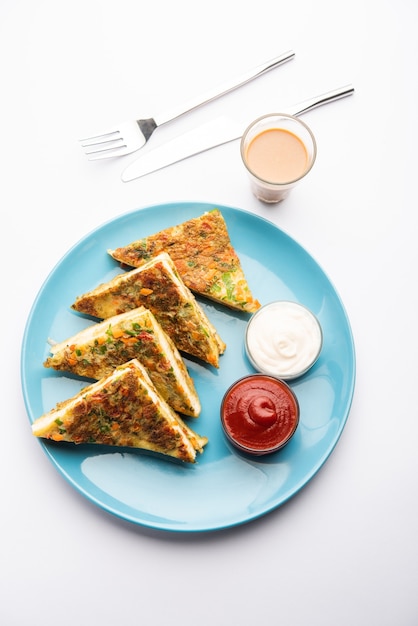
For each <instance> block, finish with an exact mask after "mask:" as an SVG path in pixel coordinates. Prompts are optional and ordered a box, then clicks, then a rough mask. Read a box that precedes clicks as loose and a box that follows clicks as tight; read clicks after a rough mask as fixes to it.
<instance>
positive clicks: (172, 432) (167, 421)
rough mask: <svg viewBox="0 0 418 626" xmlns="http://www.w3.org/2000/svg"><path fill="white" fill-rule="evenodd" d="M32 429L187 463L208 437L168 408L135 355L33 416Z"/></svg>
mask: <svg viewBox="0 0 418 626" xmlns="http://www.w3.org/2000/svg"><path fill="white" fill-rule="evenodd" d="M32 433H33V434H34V435H35V436H36V437H41V438H45V439H51V440H53V441H66V442H72V443H76V444H80V443H89V444H102V445H107V446H127V447H132V448H142V449H145V450H151V451H153V452H159V453H160V454H165V455H168V456H171V457H175V458H177V459H180V460H181V461H186V462H189V463H194V462H195V460H196V455H197V452H202V451H203V447H204V446H205V445H206V443H207V441H208V440H207V438H206V437H201V436H200V435H198V434H197V433H195V432H194V431H193V430H192V429H191V428H189V426H187V425H186V424H185V423H184V422H183V420H182V419H181V418H180V416H179V415H177V414H176V413H175V412H174V411H173V410H172V409H171V407H170V406H169V405H168V404H167V403H166V402H165V400H164V399H163V398H162V397H161V396H160V394H159V393H158V391H157V390H156V388H155V386H154V385H153V384H152V381H151V379H150V377H149V376H148V373H147V371H146V370H145V368H144V367H143V366H142V365H141V364H140V363H139V362H138V360H137V359H133V360H132V361H129V362H128V363H125V364H124V365H120V366H119V367H117V368H115V369H114V370H113V371H112V373H111V374H109V376H106V377H105V378H102V379H101V380H99V381H98V382H96V383H93V384H91V385H89V386H88V387H85V388H84V389H82V390H81V391H79V392H78V393H77V394H76V395H75V396H74V397H72V398H69V399H68V400H65V401H64V402H60V403H58V404H57V405H56V407H55V408H54V409H52V410H51V411H49V412H48V413H45V414H44V415H42V416H41V417H39V418H38V419H36V420H35V422H34V423H33V424H32Z"/></svg>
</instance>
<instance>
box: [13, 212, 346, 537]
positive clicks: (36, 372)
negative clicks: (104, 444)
mask: <svg viewBox="0 0 418 626" xmlns="http://www.w3.org/2000/svg"><path fill="white" fill-rule="evenodd" d="M216 206H217V208H219V209H220V210H221V212H222V214H223V216H224V218H225V220H226V223H227V225H228V230H229V234H230V237H231V240H232V244H233V245H234V247H235V249H236V251H237V253H238V255H239V257H240V259H241V262H242V265H243V268H244V271H245V273H246V276H247V279H248V282H249V284H250V287H251V289H252V291H253V294H254V296H255V297H257V298H258V299H259V300H260V302H261V303H262V304H265V303H267V302H270V301H272V300H279V299H285V300H295V301H297V302H300V303H302V304H304V305H305V306H307V307H308V308H309V309H311V311H312V312H313V313H314V314H315V315H316V316H317V317H318V319H319V321H320V323H321V326H322V330H323V334H324V343H323V348H322V352H321V355H320V357H319V359H318V361H317V362H316V364H315V365H314V367H313V368H312V369H311V370H310V371H309V372H308V373H307V374H306V375H305V376H303V377H301V378H300V379H298V380H296V381H293V382H291V383H290V384H291V387H292V388H293V390H294V391H295V393H296V395H297V398H298V400H299V404H300V411H301V419H300V424H299V427H298V430H297V431H296V434H295V435H294V437H293V439H292V440H291V442H290V443H289V444H288V445H287V446H286V447H285V448H284V449H283V450H281V451H279V452H277V453H275V454H272V455H268V456H266V457H261V458H259V459H258V458H247V457H246V456H244V455H241V454H240V453H239V452H237V451H236V450H235V449H233V448H232V447H231V446H230V445H229V443H228V441H227V440H226V438H225V436H224V434H223V432H222V429H221V424H220V417H219V408H220V403H221V399H222V396H223V394H224V393H225V391H226V390H227V388H228V387H229V386H230V385H231V384H232V383H233V382H234V381H235V380H236V379H238V378H240V377H242V376H245V375H247V374H250V373H254V370H253V368H252V366H251V365H250V363H249V361H248V360H247V358H246V356H245V350H244V333H245V328H246V324H247V321H248V319H249V317H248V315H246V314H241V313H238V314H236V313H234V312H232V311H230V310H228V309H225V308H222V307H221V306H218V305H216V304H211V303H209V302H201V304H202V307H203V308H204V310H205V312H206V314H207V316H208V317H209V319H210V320H211V321H212V322H213V323H214V325H215V326H216V328H217V330H218V332H219V334H220V335H221V337H222V338H223V340H224V341H225V342H226V343H227V349H226V352H225V354H224V355H223V356H222V357H221V364H220V368H219V369H218V370H216V369H215V368H211V367H210V366H205V365H203V364H199V363H197V362H195V361H192V360H188V359H185V361H186V364H187V367H188V368H189V371H190V374H191V376H192V377H193V379H194V381H195V385H196V389H197V391H198V394H199V396H200V399H201V403H202V413H201V415H200V417H199V418H198V419H197V420H193V419H192V420H191V425H192V428H194V429H195V430H196V431H197V432H199V433H200V434H202V435H206V436H207V437H208V438H209V444H208V445H207V446H206V448H205V451H204V453H203V454H202V455H199V458H198V463H197V464H194V465H188V464H186V466H184V465H182V464H180V463H176V462H172V461H170V460H166V459H165V458H161V457H160V456H158V457H157V456H153V455H152V454H147V453H144V452H141V451H129V450H128V451H127V450H126V449H123V450H119V449H115V448H113V449H110V448H101V447H100V446H96V447H95V446H73V445H71V444H55V443H53V442H48V441H43V440H39V442H40V445H41V446H42V447H43V449H44V451H45V452H46V454H47V455H48V457H49V458H50V460H51V462H52V463H53V465H54V466H55V467H56V468H57V469H58V471H59V472H60V473H61V474H62V475H63V476H64V477H65V478H66V479H67V480H68V481H69V483H70V484H71V485H72V486H73V487H74V488H75V489H77V490H78V491H79V492H80V493H81V494H83V495H84V496H85V497H86V498H88V499H89V500H90V501H92V502H94V503H95V504H96V505H98V506H99V507H101V508H102V509H104V510H106V511H108V512H109V513H112V514H114V515H116V516H118V517H120V518H123V519H125V520H128V521H130V522H133V523H135V524H140V525H143V526H147V527H151V528H155V529H161V530H167V531H182V532H193V531H212V530H216V529H221V528H227V527H231V526H235V525H238V524H242V523H244V522H248V521H250V520H254V519H255V518H258V517H260V516H261V515H264V514H266V513H268V512H269V511H271V510H273V509H275V508H276V507H278V506H280V505H281V504H283V503H284V502H286V501H287V500H288V499H289V498H291V497H292V496H293V495H294V494H296V493H297V492H298V491H299V490H300V489H301V488H302V487H303V486H304V485H306V484H307V482H308V481H309V480H310V479H311V478H312V477H313V476H314V475H315V474H316V473H317V472H318V470H319V469H320V467H321V466H322V465H323V464H324V463H325V461H326V460H327V458H328V457H329V455H330V454H331V452H332V451H333V449H334V447H335V445H336V443H337V441H338V439H339V437H340V435H341V432H342V430H343V428H344V425H345V423H346V420H347V417H348V414H349V410H350V406H351V401H352V396H353V392H354V381H355V352H354V344H353V338H352V333H351V329H350V324H349V321H348V318H347V315H346V312H345V310H344V307H343V304H342V303H341V300H340V298H339V296H338V294H337V293H336V291H335V289H334V287H333V286H332V284H331V283H330V281H329V279H328V278H327V276H326V275H325V274H324V272H323V271H322V269H321V268H320V267H319V266H318V265H317V263H316V262H315V261H314V260H313V259H312V257H311V256H310V255H309V254H308V253H307V252H306V251H305V250H304V249H303V248H302V247H301V246H300V245H299V244H297V243H296V242H295V241H294V240H293V239H291V238H290V237H289V236H288V235H286V234H285V233H283V232H282V231H281V230H280V229H279V228H277V227H276V226H274V225H273V224H272V223H270V222H268V221H266V220H264V219H262V218H260V217H257V216H255V215H253V214H251V213H248V212H245V211H242V210H239V209H235V208H230V207H223V206H219V205H216ZM213 208H215V206H214V205H210V204H194V203H173V204H165V205H158V206H152V207H147V208H143V209H140V210H137V211H134V212H131V213H128V214H126V215H122V216H120V217H117V218H115V219H113V220H111V221H110V222H107V223H105V224H103V225H102V226H100V227H99V228H97V230H95V231H93V232H92V233H90V234H89V235H87V236H86V237H85V238H84V239H82V240H81V241H80V242H79V243H77V244H76V245H75V246H74V247H73V248H72V249H71V250H69V252H67V254H66V255H65V256H64V257H63V258H62V260H61V261H60V262H59V263H58V264H57V266H56V267H55V268H54V269H53V270H52V272H51V274H50V275H49V276H48V278H47V279H46V281H45V283H44V285H43V286H42V288H41V290H40V292H39V294H38V296H37V298H36V300H35V302H34V304H33V307H32V310H31V313H30V316H29V319H28V322H27V326H26V329H25V333H24V338H23V344H22V362H21V375H22V388H23V395H24V398H25V404H26V408H27V412H28V415H29V419H30V421H31V422H33V421H34V420H35V419H36V418H37V417H39V416H40V415H42V414H43V413H45V412H47V411H49V410H50V409H51V408H53V407H54V406H55V404H56V403H57V402H59V401H62V400H64V399H66V398H69V397H71V396H73V395H74V394H75V393H77V392H78V391H79V390H80V389H81V388H82V387H84V386H85V385H86V381H85V380H84V381H80V380H78V379H75V378H71V377H67V376H65V375H62V374H61V373H58V372H55V371H53V370H49V369H46V368H44V367H43V361H44V360H45V358H46V356H47V355H48V352H49V347H48V340H50V339H52V340H55V341H61V340H64V339H66V338H67V337H70V336H71V335H73V334H75V333H76V332H78V331H79V330H81V329H82V328H84V327H85V326H87V325H90V324H91V323H92V322H91V320H88V319H86V318H84V317H83V316H81V315H79V314H77V313H75V312H73V311H72V310H71V308H70V305H71V304H72V303H73V302H74V300H75V298H76V296H78V295H80V294H82V293H84V292H86V291H88V290H90V289H92V288H94V287H95V286H97V285H98V284H99V283H101V282H105V281H107V280H109V279H110V278H112V277H113V276H115V275H116V274H118V273H120V272H121V268H120V267H119V266H118V264H117V263H116V262H115V261H114V260H113V259H112V258H111V257H110V256H109V254H107V249H109V248H116V247H118V246H122V245H125V244H127V243H130V242H131V241H133V240H135V239H139V238H140V237H142V236H145V235H149V234H152V233H154V232H156V231H158V230H161V229H163V228H166V227H168V226H172V225H174V224H178V223H180V222H183V221H185V220H188V219H191V218H192V217H197V216H199V215H201V214H202V213H204V212H205V211H208V210H210V209H213Z"/></svg>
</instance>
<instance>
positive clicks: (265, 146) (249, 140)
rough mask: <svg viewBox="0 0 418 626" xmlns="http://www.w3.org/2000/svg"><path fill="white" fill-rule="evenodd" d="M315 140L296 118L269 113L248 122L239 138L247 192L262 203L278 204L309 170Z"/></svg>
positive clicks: (303, 124)
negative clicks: (247, 181) (247, 178)
mask: <svg viewBox="0 0 418 626" xmlns="http://www.w3.org/2000/svg"><path fill="white" fill-rule="evenodd" d="M316 151H317V147H316V141H315V137H314V135H313V133H312V131H311V129H310V128H309V127H308V126H307V125H306V124H305V122H302V121H301V120H300V119H299V118H298V117H295V116H293V115H287V114H285V113H270V114H268V115H263V116H262V117H259V118H257V119H256V120H254V122H252V123H251V124H250V125H249V126H248V128H247V129H246V130H245V132H244V134H243V136H242V139H241V157H242V160H243V163H244V165H245V167H246V168H247V171H248V174H249V177H250V184H251V189H252V191H253V193H254V195H255V196H256V197H257V198H258V199H259V200H262V201H263V202H270V203H274V202H280V201H281V200H283V199H284V198H285V197H286V196H287V195H288V194H289V192H290V191H291V190H292V189H293V187H295V185H296V184H297V183H298V182H299V181H300V180H302V178H304V177H305V176H306V174H307V173H308V172H309V171H310V170H311V169H312V166H313V164H314V162H315V159H316Z"/></svg>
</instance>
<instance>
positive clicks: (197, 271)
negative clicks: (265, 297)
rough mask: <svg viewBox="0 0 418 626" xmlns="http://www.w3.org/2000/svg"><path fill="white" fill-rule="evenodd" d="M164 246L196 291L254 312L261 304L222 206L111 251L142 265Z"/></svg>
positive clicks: (133, 264) (124, 260)
mask: <svg viewBox="0 0 418 626" xmlns="http://www.w3.org/2000/svg"><path fill="white" fill-rule="evenodd" d="M164 250H165V251H166V252H168V253H169V254H170V256H171V258H172V259H173V261H174V264H175V266H176V268H177V271H178V273H179V274H180V276H181V278H182V279H183V281H184V283H185V284H186V285H187V287H188V288H189V289H191V290H192V291H193V292H194V293H197V294H200V295H202V296H205V297H207V298H211V299H212V300H215V301H216V302H220V303H222V304H224V305H226V306H228V307H230V308H232V309H236V310H239V311H246V312H248V313H254V311H257V309H259V308H260V303H259V302H258V300H256V299H255V298H253V296H252V293H251V291H250V288H249V286H248V283H247V280H246V277H245V275H244V271H243V269H242V266H241V262H240V259H239V258H238V255H237V253H236V252H235V250H234V248H233V246H232V243H231V240H230V238H229V233H228V229H227V226H226V223H225V220H224V217H223V215H222V214H221V212H220V211H219V209H213V210H212V211H208V212H206V213H204V214H203V215H201V216H199V217H196V218H193V219H191V220H188V221H186V222H183V223H181V224H178V225H177V226H171V227H170V228H167V229H165V230H162V231H160V232H158V233H155V234H153V235H150V236H148V237H143V238H142V239H138V240H137V241H134V242H132V243H129V244H128V245H126V246H124V247H121V248H116V249H114V250H108V252H109V254H110V255H111V256H112V257H113V258H114V259H116V260H117V261H120V262H121V263H124V264H126V265H128V266H130V267H139V266H140V265H141V264H142V263H144V261H148V260H149V259H150V258H151V257H153V256H156V255H157V254H159V253H160V252H162V251H164Z"/></svg>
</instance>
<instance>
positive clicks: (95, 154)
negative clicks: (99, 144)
mask: <svg viewBox="0 0 418 626" xmlns="http://www.w3.org/2000/svg"><path fill="white" fill-rule="evenodd" d="M130 152H131V150H129V149H128V147H127V145H126V144H121V145H120V146H118V147H114V148H112V147H110V148H102V149H97V150H90V151H87V150H86V151H85V153H86V156H87V157H88V160H89V161H97V160H99V159H109V158H111V157H120V156H124V155H125V154H129V153H130Z"/></svg>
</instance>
